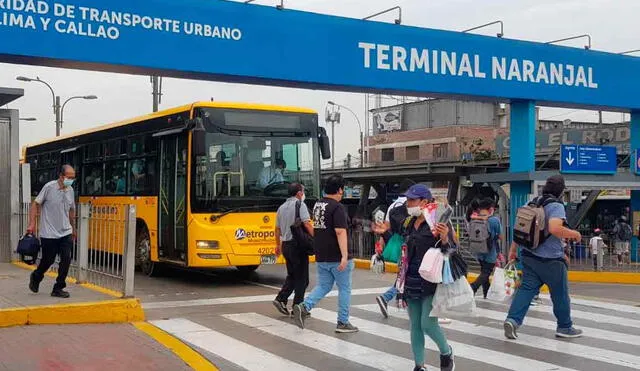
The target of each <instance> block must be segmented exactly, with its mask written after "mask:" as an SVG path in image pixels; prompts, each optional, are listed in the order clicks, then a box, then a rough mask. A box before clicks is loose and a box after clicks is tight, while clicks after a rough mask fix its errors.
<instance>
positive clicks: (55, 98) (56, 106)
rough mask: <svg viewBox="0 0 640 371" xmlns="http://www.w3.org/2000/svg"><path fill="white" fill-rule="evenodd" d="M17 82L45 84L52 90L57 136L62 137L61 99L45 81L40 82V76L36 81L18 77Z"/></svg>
mask: <svg viewBox="0 0 640 371" xmlns="http://www.w3.org/2000/svg"><path fill="white" fill-rule="evenodd" d="M16 80H18V81H23V82H32V81H35V82H39V83H42V84H45V85H46V86H47V87H48V88H49V90H51V96H52V98H53V114H54V115H55V117H56V120H55V124H56V136H57V137H59V136H60V97H59V96H57V95H56V93H55V92H54V91H53V88H52V87H51V85H49V84H48V83H47V82H46V81H44V80H40V77H38V76H36V78H35V79H32V78H30V77H24V76H18V77H16Z"/></svg>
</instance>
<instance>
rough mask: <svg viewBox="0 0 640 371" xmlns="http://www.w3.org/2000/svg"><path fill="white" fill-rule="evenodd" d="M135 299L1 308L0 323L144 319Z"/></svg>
mask: <svg viewBox="0 0 640 371" xmlns="http://www.w3.org/2000/svg"><path fill="white" fill-rule="evenodd" d="M143 320H144V312H143V310H142V305H141V304H140V300H138V299H120V300H108V301H98V302H87V303H74V304H56V305H41V306H37V307H22V308H10V309H0V327H10V326H25V325H63V324H64V325H67V324H87V323H122V322H134V321H143Z"/></svg>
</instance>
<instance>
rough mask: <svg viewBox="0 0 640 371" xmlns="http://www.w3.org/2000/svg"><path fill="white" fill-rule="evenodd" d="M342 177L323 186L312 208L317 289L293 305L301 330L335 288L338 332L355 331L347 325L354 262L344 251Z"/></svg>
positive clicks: (345, 221) (346, 218)
mask: <svg viewBox="0 0 640 371" xmlns="http://www.w3.org/2000/svg"><path fill="white" fill-rule="evenodd" d="M344 185H345V181H344V178H343V177H341V176H340V175H332V176H330V177H329V178H328V179H327V182H326V184H325V186H324V192H325V193H326V196H325V197H323V198H322V199H320V200H318V202H316V204H315V205H314V207H313V228H314V237H313V250H314V252H315V255H316V270H317V278H316V282H317V284H316V287H315V288H314V289H313V291H312V292H311V293H310V294H309V295H307V298H306V299H305V300H304V302H302V303H300V304H298V305H294V306H293V319H294V321H295V322H296V324H297V325H298V327H300V328H301V329H304V325H305V320H306V319H307V317H309V312H310V311H311V310H312V309H313V308H314V307H315V306H316V305H317V304H318V302H320V300H322V299H323V298H324V297H325V296H326V295H327V294H328V293H329V291H331V289H332V288H333V284H334V283H335V284H336V286H337V287H338V324H337V326H336V330H335V331H336V332H337V333H353V332H357V331H358V328H357V327H355V326H353V325H352V324H351V323H350V322H349V310H350V309H351V279H352V277H351V275H352V273H353V269H354V263H353V259H352V258H351V257H350V256H349V251H348V248H347V227H348V215H347V209H346V208H345V207H344V205H343V204H341V203H340V201H341V200H342V197H343V195H344Z"/></svg>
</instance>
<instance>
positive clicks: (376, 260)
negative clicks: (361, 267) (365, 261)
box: [369, 254, 384, 274]
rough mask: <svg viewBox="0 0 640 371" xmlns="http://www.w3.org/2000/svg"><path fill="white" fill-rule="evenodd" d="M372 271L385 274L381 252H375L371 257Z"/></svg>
mask: <svg viewBox="0 0 640 371" xmlns="http://www.w3.org/2000/svg"><path fill="white" fill-rule="evenodd" d="M369 267H370V268H371V271H372V272H373V273H375V274H383V273H384V260H383V259H382V256H381V255H379V254H373V256H372V257H371V265H370V266H369Z"/></svg>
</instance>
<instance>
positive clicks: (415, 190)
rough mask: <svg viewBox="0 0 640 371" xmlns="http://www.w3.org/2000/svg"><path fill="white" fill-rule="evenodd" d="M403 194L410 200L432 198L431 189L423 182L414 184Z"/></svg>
mask: <svg viewBox="0 0 640 371" xmlns="http://www.w3.org/2000/svg"><path fill="white" fill-rule="evenodd" d="M404 196H405V197H406V198H408V199H410V200H418V199H427V200H430V199H432V198H433V196H431V191H430V190H429V188H428V187H427V186H426V185H424V184H414V185H412V186H411V188H409V190H408V191H407V193H405V194H404Z"/></svg>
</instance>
